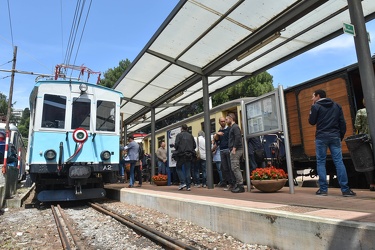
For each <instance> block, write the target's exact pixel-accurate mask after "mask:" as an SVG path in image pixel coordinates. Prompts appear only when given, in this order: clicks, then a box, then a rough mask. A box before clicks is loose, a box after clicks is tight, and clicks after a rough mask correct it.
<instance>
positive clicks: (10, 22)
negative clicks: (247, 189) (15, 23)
mask: <svg viewBox="0 0 375 250" xmlns="http://www.w3.org/2000/svg"><path fill="white" fill-rule="evenodd" d="M7 2H8V16H9V26H10V36H11V38H12V47H14V45H13V44H14V43H13V27H12V18H11V17H10V6H9V0H8V1H7Z"/></svg>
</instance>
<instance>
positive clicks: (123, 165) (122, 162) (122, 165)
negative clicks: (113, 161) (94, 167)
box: [118, 159, 125, 176]
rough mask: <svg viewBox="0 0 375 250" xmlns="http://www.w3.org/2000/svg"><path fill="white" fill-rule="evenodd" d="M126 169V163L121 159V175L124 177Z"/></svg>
mask: <svg viewBox="0 0 375 250" xmlns="http://www.w3.org/2000/svg"><path fill="white" fill-rule="evenodd" d="M124 169H125V161H124V159H121V161H120V164H119V170H118V171H119V175H120V176H124Z"/></svg>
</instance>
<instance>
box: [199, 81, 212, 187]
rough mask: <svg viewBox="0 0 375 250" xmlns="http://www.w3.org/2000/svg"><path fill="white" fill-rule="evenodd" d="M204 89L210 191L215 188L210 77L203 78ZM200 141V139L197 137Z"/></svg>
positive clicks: (207, 170)
mask: <svg viewBox="0 0 375 250" xmlns="http://www.w3.org/2000/svg"><path fill="white" fill-rule="evenodd" d="M202 88H203V113H204V115H203V117H204V137H205V138H204V139H205V144H206V145H205V146H206V147H205V149H206V175H207V187H208V188H209V189H213V188H214V178H213V168H212V151H211V122H210V105H209V103H210V101H209V99H210V98H209V91H208V77H207V76H202ZM197 140H198V137H197Z"/></svg>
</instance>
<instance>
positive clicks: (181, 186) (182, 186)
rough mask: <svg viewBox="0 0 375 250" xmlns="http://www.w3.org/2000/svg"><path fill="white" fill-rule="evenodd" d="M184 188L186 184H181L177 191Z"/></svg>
mask: <svg viewBox="0 0 375 250" xmlns="http://www.w3.org/2000/svg"><path fill="white" fill-rule="evenodd" d="M185 187H186V184H181V185H180V186H178V190H182V189H184V188H185Z"/></svg>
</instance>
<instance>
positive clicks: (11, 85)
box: [2, 46, 17, 174]
mask: <svg viewBox="0 0 375 250" xmlns="http://www.w3.org/2000/svg"><path fill="white" fill-rule="evenodd" d="M16 58H17V46H14V49H13V66H12V75H11V80H10V89H9V98H8V112H7V118H6V123H5V131H6V139H5V152H4V165H3V169H2V173H3V174H5V173H6V167H7V158H8V145H9V136H10V128H9V121H10V113H11V112H12V109H11V107H12V97H13V85H14V75H15V71H16Z"/></svg>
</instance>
